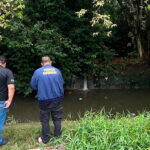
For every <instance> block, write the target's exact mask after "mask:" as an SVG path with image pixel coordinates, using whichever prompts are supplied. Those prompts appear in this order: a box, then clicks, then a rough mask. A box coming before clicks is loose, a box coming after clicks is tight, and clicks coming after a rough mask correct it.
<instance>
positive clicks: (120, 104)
mask: <svg viewBox="0 0 150 150" xmlns="http://www.w3.org/2000/svg"><path fill="white" fill-rule="evenodd" d="M63 108H64V118H65V119H70V116H71V118H72V119H77V118H78V114H79V113H80V114H81V115H82V114H83V113H84V112H85V111H87V110H91V109H92V110H93V111H99V110H101V109H102V108H105V110H106V112H109V111H111V112H112V113H116V112H120V113H122V112H127V111H130V112H131V113H135V114H137V113H138V112H142V111H144V110H147V111H150V89H133V90H131V89H130V90H89V91H86V92H85V91H81V90H75V91H73V92H72V93H69V94H66V95H65V98H64V99H63ZM8 114H9V115H8V116H12V115H13V116H14V118H15V120H17V121H19V122H29V121H39V110H38V102H37V100H36V98H34V97H23V96H15V98H14V101H13V104H12V105H11V108H10V109H9V113H8Z"/></svg>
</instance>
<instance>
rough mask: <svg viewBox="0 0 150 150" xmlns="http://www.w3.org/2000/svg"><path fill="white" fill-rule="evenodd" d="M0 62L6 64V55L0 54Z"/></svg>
mask: <svg viewBox="0 0 150 150" xmlns="http://www.w3.org/2000/svg"><path fill="white" fill-rule="evenodd" d="M0 63H1V64H6V57H4V56H0Z"/></svg>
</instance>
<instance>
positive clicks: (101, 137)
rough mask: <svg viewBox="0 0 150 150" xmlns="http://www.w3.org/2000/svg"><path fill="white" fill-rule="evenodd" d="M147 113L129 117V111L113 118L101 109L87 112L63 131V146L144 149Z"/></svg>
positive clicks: (147, 120)
mask: <svg viewBox="0 0 150 150" xmlns="http://www.w3.org/2000/svg"><path fill="white" fill-rule="evenodd" d="M149 123H150V115H149V114H147V116H146V117H145V115H144V114H141V115H139V116H136V117H135V118H132V115H131V114H129V115H127V116H122V115H120V114H117V115H116V116H115V117H114V119H109V115H108V116H107V115H106V114H104V115H103V113H102V112H101V113H99V114H95V113H92V112H88V113H86V114H85V116H84V118H81V119H80V120H79V122H77V124H76V125H75V127H74V128H72V130H71V131H67V130H66V132H65V133H64V135H63V137H64V138H65V139H67V143H69V145H66V148H67V149H81V150H84V149H93V150H106V149H107V150H108V149H139V150H140V149H147V148H149V147H150V144H149V140H150V135H149Z"/></svg>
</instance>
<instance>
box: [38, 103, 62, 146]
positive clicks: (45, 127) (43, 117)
mask: <svg viewBox="0 0 150 150" xmlns="http://www.w3.org/2000/svg"><path fill="white" fill-rule="evenodd" d="M62 109H63V107H62V100H55V101H52V102H42V103H39V110H40V121H41V123H42V136H41V138H42V141H43V143H45V144H46V143H47V142H48V141H49V139H50V126H49V120H50V114H51V117H52V121H53V123H54V128H55V129H54V136H55V137H59V136H60V135H61V120H62Z"/></svg>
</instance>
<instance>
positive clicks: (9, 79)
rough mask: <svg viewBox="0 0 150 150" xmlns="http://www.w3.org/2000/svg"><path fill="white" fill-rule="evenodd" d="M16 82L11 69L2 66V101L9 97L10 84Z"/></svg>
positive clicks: (0, 77) (0, 92)
mask: <svg viewBox="0 0 150 150" xmlns="http://www.w3.org/2000/svg"><path fill="white" fill-rule="evenodd" d="M9 84H14V76H13V73H12V72H11V70H9V69H7V68H4V67H2V66H0V101H5V100H7V99H8V85H9Z"/></svg>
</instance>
